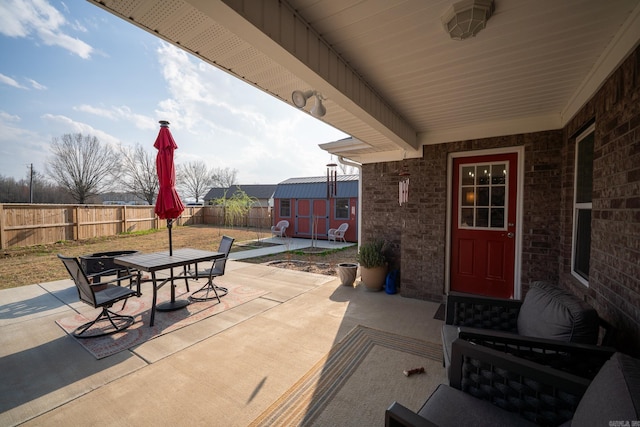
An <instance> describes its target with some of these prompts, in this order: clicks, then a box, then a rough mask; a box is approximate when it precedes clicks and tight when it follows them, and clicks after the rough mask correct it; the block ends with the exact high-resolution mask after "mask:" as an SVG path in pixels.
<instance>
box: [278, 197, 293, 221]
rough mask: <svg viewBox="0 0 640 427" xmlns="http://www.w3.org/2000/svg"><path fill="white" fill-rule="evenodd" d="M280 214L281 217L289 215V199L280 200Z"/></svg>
mask: <svg viewBox="0 0 640 427" xmlns="http://www.w3.org/2000/svg"><path fill="white" fill-rule="evenodd" d="M280 216H281V217H290V216H291V200H289V199H282V200H280Z"/></svg>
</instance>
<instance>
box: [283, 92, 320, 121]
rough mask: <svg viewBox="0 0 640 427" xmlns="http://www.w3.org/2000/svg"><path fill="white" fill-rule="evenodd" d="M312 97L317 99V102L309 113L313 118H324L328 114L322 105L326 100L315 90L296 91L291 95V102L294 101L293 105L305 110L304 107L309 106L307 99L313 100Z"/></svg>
mask: <svg viewBox="0 0 640 427" xmlns="http://www.w3.org/2000/svg"><path fill="white" fill-rule="evenodd" d="M312 96H315V97H316V102H315V104H313V107H312V108H311V110H310V111H309V112H310V113H311V115H312V116H313V117H323V116H324V115H325V114H327V109H326V108H325V107H324V105H322V101H323V100H324V99H325V98H323V96H322V95H321V94H320V93H319V92H317V91H315V90H307V91H304V92H303V91H301V90H294V91H293V93H292V94H291V100H292V101H293V105H295V106H296V107H298V108H304V106H305V105H307V99H309V98H311V97H312Z"/></svg>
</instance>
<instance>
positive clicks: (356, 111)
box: [88, 0, 640, 163]
mask: <svg viewBox="0 0 640 427" xmlns="http://www.w3.org/2000/svg"><path fill="white" fill-rule="evenodd" d="M88 1H90V2H91V3H94V4H96V5H97V6H99V7H102V8H104V9H106V10H107V11H109V12H111V13H113V14H115V15H117V16H120V17H122V18H123V19H125V20H127V21H130V22H132V23H134V24H135V25H138V26H139V27H141V28H143V29H145V30H147V31H149V32H151V33H153V34H156V35H158V36H159V37H161V38H163V39H164V40H167V41H169V42H171V43H173V44H175V45H176V46H179V47H181V48H182V49H184V50H186V51H188V52H191V53H192V54H194V55H196V56H198V57H199V58H201V59H203V60H204V61H206V62H208V63H210V64H212V65H214V66H216V67H218V68H221V69H223V70H225V71H227V72H229V73H230V74H232V75H234V76H236V77H238V78H241V79H243V80H245V81H246V82H248V83H250V84H252V85H254V86H256V87H258V88H260V89H262V90H264V91H265V92H267V93H270V94H271V95H273V96H275V97H277V98H280V99H282V100H283V101H285V102H288V103H290V104H291V103H292V102H291V92H292V91H294V90H296V89H302V90H306V89H315V90H318V91H320V92H321V93H322V95H323V96H324V97H326V98H327V100H326V101H325V102H324V104H325V106H326V108H327V114H326V116H324V117H323V120H324V121H325V122H327V123H329V124H331V125H333V126H334V127H336V128H338V129H340V130H342V131H343V132H345V133H347V134H349V135H352V136H353V137H354V139H353V140H346V141H339V142H335V143H329V144H323V148H324V149H326V150H328V151H330V152H332V153H334V154H338V155H343V156H344V157H347V158H349V159H352V160H355V161H359V162H362V163H368V162H376V161H383V160H394V159H395V160H397V159H401V158H402V157H405V156H406V157H417V156H421V154H422V150H421V147H422V145H424V144H436V143H443V142H451V141H458V140H463V139H474V138H481V137H491V136H499V135H507V134H514V133H523V132H534V131H541V130H548V129H557V128H560V127H562V126H563V125H564V124H565V123H566V122H567V121H568V120H569V119H570V118H571V117H572V116H573V115H574V114H575V113H576V111H577V110H578V109H579V108H580V107H581V106H582V105H583V104H584V102H585V101H587V100H588V99H589V97H590V96H591V95H592V94H593V93H594V92H595V90H596V89H597V88H598V87H599V86H600V85H601V83H602V82H603V81H604V79H605V78H606V77H607V76H608V75H609V74H610V73H611V72H612V71H613V70H614V69H615V68H616V67H617V66H618V65H619V63H620V62H621V61H622V60H623V59H624V57H625V56H626V55H627V54H628V53H629V52H630V51H632V50H633V49H634V48H635V47H636V46H637V45H638V42H639V40H640V0H610V1H606V2H604V1H601V0H563V1H557V0H538V1H535V2H532V1H530V0H495V12H494V14H493V16H492V17H491V18H490V19H489V21H488V23H487V27H486V28H485V29H484V30H483V31H481V32H480V33H479V34H478V36H477V37H475V38H472V39H468V40H465V41H454V40H451V39H450V38H449V36H448V35H447V34H446V33H445V31H444V30H443V27H442V23H441V16H442V15H443V14H444V13H445V11H446V10H447V9H448V8H449V7H450V6H451V4H452V3H454V0H406V1H387V0H280V1H278V0H263V1H243V0H88Z"/></svg>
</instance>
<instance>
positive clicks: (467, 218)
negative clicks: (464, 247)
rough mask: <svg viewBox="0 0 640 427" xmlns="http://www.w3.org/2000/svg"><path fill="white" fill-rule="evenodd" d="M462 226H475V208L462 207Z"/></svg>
mask: <svg viewBox="0 0 640 427" xmlns="http://www.w3.org/2000/svg"><path fill="white" fill-rule="evenodd" d="M460 226H462V227H473V208H471V209H462V214H461V215H460Z"/></svg>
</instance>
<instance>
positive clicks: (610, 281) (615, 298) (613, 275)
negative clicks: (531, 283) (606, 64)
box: [560, 48, 640, 355]
mask: <svg viewBox="0 0 640 427" xmlns="http://www.w3.org/2000/svg"><path fill="white" fill-rule="evenodd" d="M590 123H595V141H594V160H593V208H592V209H593V210H592V224H591V227H592V229H591V260H590V267H589V287H585V286H584V285H582V284H581V283H580V282H578V281H577V280H576V279H574V277H573V276H572V275H571V232H572V229H573V217H572V216H573V215H572V214H573V187H574V182H573V181H574V164H573V162H574V158H575V136H577V134H578V133H579V132H580V130H581V129H583V128H584V127H585V125H587V124H590ZM565 135H566V143H565V146H564V147H563V157H564V161H563V170H562V176H563V192H562V194H563V201H562V210H563V211H562V222H563V230H562V237H561V239H562V246H561V248H562V251H561V253H562V258H561V265H560V267H561V268H560V271H561V273H560V281H561V283H562V285H563V286H565V287H567V288H569V289H570V290H572V291H573V292H574V293H576V294H577V295H580V296H581V297H582V298H584V300H586V301H587V302H589V303H590V304H591V305H592V306H593V307H595V308H596V310H598V313H599V314H600V316H601V317H603V318H604V319H605V320H607V321H608V322H610V323H612V324H614V325H615V326H616V328H617V329H618V334H617V345H616V346H617V347H618V348H620V349H621V350H623V351H627V352H629V353H632V354H636V355H640V48H639V49H636V51H635V52H634V53H632V54H631V56H630V57H629V58H628V59H627V60H626V61H625V62H624V63H623V64H622V66H621V67H620V68H618V70H616V72H615V73H614V74H613V75H612V76H611V77H610V78H609V79H608V80H607V82H606V83H605V84H604V85H603V87H602V88H601V89H600V90H599V91H598V93H597V94H596V95H595V96H594V97H593V98H592V99H591V100H590V101H589V102H588V103H587V104H586V105H585V106H584V107H583V108H582V109H581V111H580V112H579V113H578V114H577V115H576V116H575V117H574V118H573V119H572V120H571V121H570V123H568V124H567V126H566V128H565Z"/></svg>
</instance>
